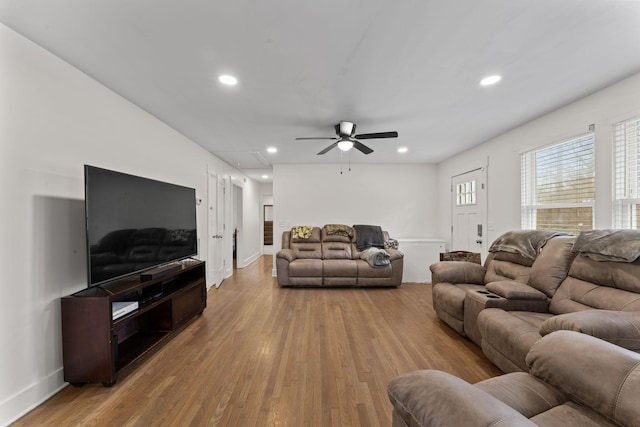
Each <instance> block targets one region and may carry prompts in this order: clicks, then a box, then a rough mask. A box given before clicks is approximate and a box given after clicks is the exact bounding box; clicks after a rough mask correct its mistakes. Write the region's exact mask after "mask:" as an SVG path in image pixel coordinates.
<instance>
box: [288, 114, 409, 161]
mask: <svg viewBox="0 0 640 427" xmlns="http://www.w3.org/2000/svg"><path fill="white" fill-rule="evenodd" d="M335 129H336V135H338V136H337V137H331V136H327V137H309V138H296V141H300V140H309V139H329V140H332V141H335V142H334V143H333V144H331V145H330V146H328V147H327V148H325V149H324V150H322V151H320V152H319V153H318V155H322V154H325V153H327V152H328V151H329V150H331V149H332V148H334V147H338V148H339V149H341V150H342V151H349V150H351V149H352V148H355V149H356V150H359V151H361V152H363V153H364V154H371V153H373V150H372V149H371V148H369V147H367V146H366V145H364V144H363V143H361V142H360V141H359V140H360V139H378V138H397V137H398V132H395V131H394V132H375V133H361V134H358V135H356V134H355V133H356V125H355V123H351V122H345V121H341V122H340V123H338V124H337V125H335Z"/></svg>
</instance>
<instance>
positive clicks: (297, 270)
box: [289, 259, 323, 277]
mask: <svg viewBox="0 0 640 427" xmlns="http://www.w3.org/2000/svg"><path fill="white" fill-rule="evenodd" d="M322 273H323V269H322V260H321V259H297V260H295V261H293V262H292V263H290V264H289V277H322Z"/></svg>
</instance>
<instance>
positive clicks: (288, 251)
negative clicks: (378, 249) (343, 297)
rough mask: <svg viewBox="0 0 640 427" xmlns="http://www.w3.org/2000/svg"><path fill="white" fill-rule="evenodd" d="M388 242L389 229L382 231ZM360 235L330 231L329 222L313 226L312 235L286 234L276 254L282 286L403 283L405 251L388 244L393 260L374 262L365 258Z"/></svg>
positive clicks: (392, 284) (287, 232)
mask: <svg viewBox="0 0 640 427" xmlns="http://www.w3.org/2000/svg"><path fill="white" fill-rule="evenodd" d="M382 234H383V238H384V241H385V242H389V240H390V239H389V233H388V232H386V231H383V232H382ZM356 240H357V236H356V235H355V234H354V235H353V237H348V236H344V235H340V234H329V231H328V228H327V226H324V227H323V228H322V229H320V228H319V227H313V228H312V230H311V235H310V236H309V237H308V238H293V237H292V232H291V231H285V232H284V233H283V234H282V249H281V250H280V251H278V253H277V255H276V269H277V277H278V284H279V285H280V286H400V284H401V283H402V270H403V263H404V255H403V254H402V252H400V251H399V250H397V249H392V248H384V251H386V253H387V254H388V255H389V261H390V262H389V264H388V265H385V266H371V265H370V264H369V263H368V262H367V261H365V260H364V259H361V255H362V253H363V252H362V251H359V250H358V248H357V246H356Z"/></svg>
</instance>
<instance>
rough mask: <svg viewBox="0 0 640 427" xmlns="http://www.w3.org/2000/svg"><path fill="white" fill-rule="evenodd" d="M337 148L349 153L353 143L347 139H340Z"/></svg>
mask: <svg viewBox="0 0 640 427" xmlns="http://www.w3.org/2000/svg"><path fill="white" fill-rule="evenodd" d="M338 148H339V149H341V150H342V151H349V150H351V149H352V148H353V141H350V140H348V139H341V140H340V141H338Z"/></svg>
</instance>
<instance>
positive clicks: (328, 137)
mask: <svg viewBox="0 0 640 427" xmlns="http://www.w3.org/2000/svg"><path fill="white" fill-rule="evenodd" d="M309 139H330V140H334V141H335V140H336V139H338V138H336V137H335V136H312V137H309V138H296V141H303V140H309Z"/></svg>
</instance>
